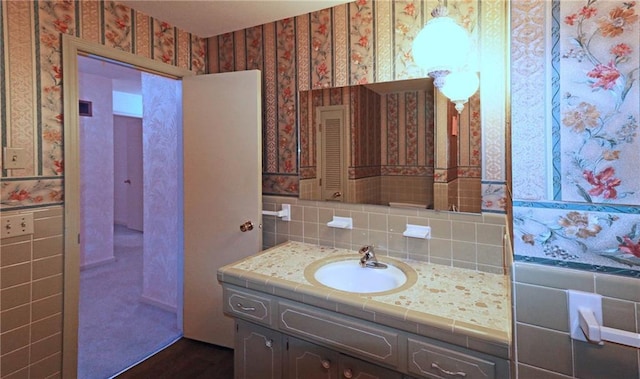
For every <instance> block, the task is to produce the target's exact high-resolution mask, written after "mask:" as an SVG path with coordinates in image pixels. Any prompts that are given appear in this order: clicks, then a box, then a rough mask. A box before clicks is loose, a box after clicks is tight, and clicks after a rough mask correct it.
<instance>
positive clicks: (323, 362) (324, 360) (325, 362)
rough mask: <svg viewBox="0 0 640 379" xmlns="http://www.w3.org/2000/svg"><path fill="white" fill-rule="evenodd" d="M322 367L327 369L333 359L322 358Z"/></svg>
mask: <svg viewBox="0 0 640 379" xmlns="http://www.w3.org/2000/svg"><path fill="white" fill-rule="evenodd" d="M322 368H326V369H329V368H331V361H330V360H328V359H323V360H322Z"/></svg>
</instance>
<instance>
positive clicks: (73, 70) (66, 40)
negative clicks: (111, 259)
mask: <svg viewBox="0 0 640 379" xmlns="http://www.w3.org/2000/svg"><path fill="white" fill-rule="evenodd" d="M78 55H94V56H96V57H98V58H100V57H103V58H107V59H109V60H112V61H117V62H123V63H124V64H129V65H133V66H135V68H137V69H140V70H142V71H151V72H154V73H157V74H160V75H165V76H170V77H174V78H178V79H180V78H182V77H185V76H193V75H195V73H194V72H191V71H189V70H186V69H183V68H180V67H176V66H171V65H168V64H166V63H162V62H159V61H154V60H152V59H148V58H144V57H140V56H137V55H134V54H131V53H128V52H126V51H121V50H117V49H113V48H109V47H106V46H103V45H99V44H96V43H92V42H88V41H84V40H82V39H80V38H77V37H73V36H69V35H66V34H63V35H62V69H63V72H64V74H65V81H64V86H63V94H62V96H63V97H62V98H63V103H64V142H63V144H64V162H65V163H64V164H65V172H64V194H65V196H64V197H65V202H64V287H63V291H64V292H63V294H64V301H63V327H62V336H63V342H62V377H63V378H75V377H77V371H78V310H79V297H80V164H79V162H80V159H79V158H80V150H79V147H80V146H79V142H80V138H79V116H78Z"/></svg>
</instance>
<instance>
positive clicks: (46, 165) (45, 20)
mask: <svg viewBox="0 0 640 379" xmlns="http://www.w3.org/2000/svg"><path fill="white" fill-rule="evenodd" d="M38 9H39V12H38V19H39V21H40V41H39V43H38V42H36V46H39V48H40V71H41V72H42V73H43V75H41V76H40V79H41V83H40V89H41V99H42V100H41V104H42V107H41V109H40V112H41V116H40V117H41V118H40V119H41V121H42V134H41V136H40V138H41V144H42V157H41V165H42V174H43V175H45V176H56V175H62V174H63V172H64V161H63V150H62V120H63V115H62V113H63V112H62V60H61V58H62V40H61V35H62V34H70V35H74V34H75V32H76V31H75V29H74V26H75V18H76V16H75V12H74V11H75V9H74V8H73V4H72V3H68V2H58V1H39V2H38Z"/></svg>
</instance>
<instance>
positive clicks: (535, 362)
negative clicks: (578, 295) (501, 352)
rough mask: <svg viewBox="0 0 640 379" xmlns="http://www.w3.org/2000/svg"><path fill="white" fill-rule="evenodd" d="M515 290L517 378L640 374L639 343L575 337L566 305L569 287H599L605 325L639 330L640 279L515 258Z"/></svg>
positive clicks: (584, 378) (633, 378)
mask: <svg viewBox="0 0 640 379" xmlns="http://www.w3.org/2000/svg"><path fill="white" fill-rule="evenodd" d="M513 290H514V298H513V301H514V309H515V312H514V319H515V329H514V334H515V336H514V337H515V339H514V340H515V341H516V342H515V345H516V346H515V349H516V355H515V360H516V364H517V365H516V370H517V375H518V376H517V377H518V378H520V379H567V378H580V379H602V378H620V379H622V378H629V379H637V378H640V349H636V348H633V347H629V346H623V345H618V344H615V343H611V342H605V343H604V344H603V345H602V346H600V345H596V344H590V343H587V342H582V341H576V340H573V339H571V337H570V331H569V322H568V310H567V290H577V291H584V292H591V293H597V294H600V295H602V296H603V298H602V312H603V315H602V318H603V323H604V325H605V326H608V327H611V328H616V329H622V330H627V331H630V332H635V333H638V332H640V281H639V280H638V279H635V278H629V277H624V276H616V275H609V274H602V273H596V272H588V271H581V270H575V269H567V268H561V267H549V266H541V265H537V264H532V263H525V262H516V263H515V264H514V268H513Z"/></svg>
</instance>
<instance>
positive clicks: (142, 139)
mask: <svg viewBox="0 0 640 379" xmlns="http://www.w3.org/2000/svg"><path fill="white" fill-rule="evenodd" d="M77 59H78V67H79V72H78V79H79V80H78V95H79V98H80V100H82V101H84V102H87V103H89V104H92V112H91V114H90V115H86V116H81V117H80V123H79V129H80V133H79V136H80V144H79V146H78V148H79V149H80V169H81V170H80V188H81V193H80V195H81V214H80V217H81V221H80V225H81V231H80V234H81V236H83V238H81V251H80V258H81V273H80V301H79V316H78V317H79V327H78V334H79V336H78V377H79V378H106V377H110V376H112V375H114V374H117V373H118V372H120V371H122V370H124V369H126V368H127V367H129V366H131V365H133V364H135V363H137V362H139V361H140V360H143V359H145V358H146V357H148V356H149V355H151V354H154V353H156V352H157V351H159V350H161V349H162V348H164V347H166V346H167V345H168V344H170V343H172V342H174V341H175V340H176V339H177V338H179V337H180V336H181V335H182V328H181V324H179V323H178V319H179V318H178V317H177V315H178V314H181V312H182V309H179V308H178V304H177V300H176V298H175V297H176V294H177V293H179V292H180V288H181V286H182V283H181V282H178V280H180V279H181V277H180V276H179V275H178V273H177V272H176V270H175V268H176V267H177V264H176V263H177V262H178V261H179V258H178V257H177V255H178V254H179V251H180V249H179V248H178V245H179V243H178V241H179V238H178V235H179V232H178V231H179V230H181V229H182V226H181V225H178V222H177V220H179V209H178V207H177V206H176V205H177V204H178V203H179V199H178V196H179V195H178V191H177V189H178V188H180V187H181V183H180V182H179V180H180V179H179V175H178V171H179V167H180V166H181V159H180V154H179V151H178V136H179V135H180V127H181V125H180V123H179V122H177V119H176V118H175V117H173V118H172V117H166V118H161V122H158V121H159V120H157V119H156V118H155V117H149V115H148V114H147V115H146V116H145V114H144V113H145V112H143V111H142V109H143V108H145V109H150V110H155V109H157V108H164V107H165V104H164V100H161V101H160V104H157V103H158V101H157V99H156V98H155V97H154V96H153V95H149V94H148V93H149V92H150V91H151V92H156V91H160V92H162V93H163V94H164V95H165V97H169V98H171V96H170V94H171V93H174V96H173V97H174V98H175V97H177V96H178V94H179V91H177V90H176V88H179V87H180V85H179V83H178V84H176V83H169V84H166V83H165V82H177V81H176V80H174V79H168V78H164V77H158V76H157V75H154V74H149V73H142V72H140V71H139V70H137V69H135V68H130V67H123V66H122V65H119V64H116V63H113V62H106V61H104V60H101V59H98V58H94V57H83V56H79V57H78V58H77ZM143 84H144V90H143ZM167 86H168V87H173V88H169V89H168V90H167V88H165V87H167ZM145 92H147V95H145ZM123 98H124V100H123ZM171 100H175V99H170V101H171ZM177 100H178V101H177V102H176V101H173V102H174V103H175V104H180V101H179V100H180V99H179V98H178V99H177ZM173 107H174V108H177V107H176V106H175V105H174V106H173ZM178 108H179V107H178ZM163 112H166V111H163ZM176 112H177V113H180V112H179V109H178V110H177V111H176ZM161 113H162V112H161ZM174 113H175V112H174ZM153 114H155V112H154V113H153ZM158 136H160V138H158ZM158 139H162V140H163V143H162V145H159V144H157V143H154V142H157V140H158ZM143 152H144V153H143ZM143 155H144V156H145V157H146V158H145V159H144V160H143ZM165 157H173V159H168V160H167V159H165ZM158 166H159V167H162V170H156V169H155V168H156V167H158ZM145 172H146V175H145ZM158 183H161V184H158ZM160 188H162V194H163V196H164V199H158V196H157V195H155V192H156V190H158V189H160ZM170 197H173V198H174V200H173V201H168V198H170ZM145 198H146V199H145ZM145 207H146V208H150V207H151V208H153V213H154V215H155V216H157V217H149V215H150V214H151V211H150V210H149V209H145ZM145 219H147V220H146V222H145ZM145 224H146V225H145ZM145 226H146V229H147V230H146V231H145ZM159 230H161V232H159ZM158 234H164V236H163V238H158ZM159 241H160V242H159ZM145 242H146V243H145ZM158 260H161V261H162V262H161V263H159V262H158ZM171 270H173V272H172V273H170V272H167V271H171ZM171 294H173V296H170V295H171Z"/></svg>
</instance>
